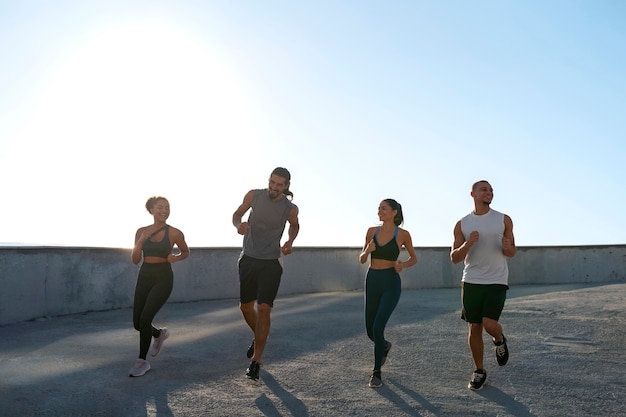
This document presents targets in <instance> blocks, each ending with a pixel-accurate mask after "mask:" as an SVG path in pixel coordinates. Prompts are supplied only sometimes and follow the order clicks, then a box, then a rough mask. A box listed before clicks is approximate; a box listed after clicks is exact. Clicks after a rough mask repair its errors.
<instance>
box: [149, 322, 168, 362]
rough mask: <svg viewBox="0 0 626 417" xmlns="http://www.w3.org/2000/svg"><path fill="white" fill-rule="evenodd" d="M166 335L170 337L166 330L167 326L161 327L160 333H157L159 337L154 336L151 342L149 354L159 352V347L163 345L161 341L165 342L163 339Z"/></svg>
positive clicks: (154, 354)
mask: <svg viewBox="0 0 626 417" xmlns="http://www.w3.org/2000/svg"><path fill="white" fill-rule="evenodd" d="M168 337H170V332H169V331H167V328H165V327H164V328H162V329H161V334H159V337H155V338H154V342H152V349H150V355H152V356H156V355H158V354H159V352H160V351H161V347H162V346H163V342H165V339H167V338H168Z"/></svg>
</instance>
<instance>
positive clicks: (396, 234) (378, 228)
mask: <svg viewBox="0 0 626 417" xmlns="http://www.w3.org/2000/svg"><path fill="white" fill-rule="evenodd" d="M379 230H380V226H378V227H377V228H376V231H375V232H374V236H376V235H378V231H379ZM397 236H398V226H396V230H394V231H393V238H395V237H397ZM393 238H392V239H393Z"/></svg>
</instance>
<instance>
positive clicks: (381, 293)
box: [365, 268, 402, 371]
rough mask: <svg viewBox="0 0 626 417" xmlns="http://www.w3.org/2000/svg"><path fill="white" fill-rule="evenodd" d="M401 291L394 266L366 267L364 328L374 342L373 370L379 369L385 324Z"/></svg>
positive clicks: (383, 349)
mask: <svg viewBox="0 0 626 417" xmlns="http://www.w3.org/2000/svg"><path fill="white" fill-rule="evenodd" d="M400 293H402V283H401V281H400V275H399V274H398V273H397V272H396V270H395V269H394V268H389V269H371V268H370V269H368V270H367V275H366V277H365V328H366V330H367V337H369V338H370V339H371V340H372V341H373V342H374V370H375V371H380V367H381V366H382V362H383V355H384V352H385V347H386V346H387V341H386V340H385V326H386V325H387V322H388V321H389V318H390V317H391V313H393V310H394V309H395V308H396V306H397V305H398V301H399V300H400Z"/></svg>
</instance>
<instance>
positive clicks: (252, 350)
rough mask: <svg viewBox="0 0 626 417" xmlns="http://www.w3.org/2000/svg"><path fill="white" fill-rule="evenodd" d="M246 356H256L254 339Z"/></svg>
mask: <svg viewBox="0 0 626 417" xmlns="http://www.w3.org/2000/svg"><path fill="white" fill-rule="evenodd" d="M246 356H247V357H248V359H250V358H251V357H253V356H254V339H252V343H250V347H248V351H247V352H246Z"/></svg>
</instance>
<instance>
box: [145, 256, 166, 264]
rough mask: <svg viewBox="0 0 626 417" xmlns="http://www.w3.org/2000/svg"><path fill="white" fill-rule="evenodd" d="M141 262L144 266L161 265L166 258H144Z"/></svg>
mask: <svg viewBox="0 0 626 417" xmlns="http://www.w3.org/2000/svg"><path fill="white" fill-rule="evenodd" d="M143 262H144V263H146V264H163V263H165V262H167V258H159V257H158V256H146V257H145V258H143Z"/></svg>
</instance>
